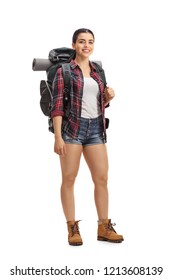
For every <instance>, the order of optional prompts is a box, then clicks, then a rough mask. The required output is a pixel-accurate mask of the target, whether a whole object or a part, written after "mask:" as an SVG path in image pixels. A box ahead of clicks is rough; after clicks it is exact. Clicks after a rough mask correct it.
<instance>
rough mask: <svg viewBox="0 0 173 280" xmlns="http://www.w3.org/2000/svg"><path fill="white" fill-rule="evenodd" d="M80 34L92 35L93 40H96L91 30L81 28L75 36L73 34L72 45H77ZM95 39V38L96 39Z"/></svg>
mask: <svg viewBox="0 0 173 280" xmlns="http://www.w3.org/2000/svg"><path fill="white" fill-rule="evenodd" d="M80 33H90V34H91V35H92V36H93V38H94V33H93V32H92V31H91V30H90V29H87V28H80V29H77V30H76V31H75V32H74V34H73V37H72V43H74V44H75V43H76V41H77V38H78V36H79V34H80ZM94 39H95V38H94Z"/></svg>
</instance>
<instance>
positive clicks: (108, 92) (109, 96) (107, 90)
mask: <svg viewBox="0 0 173 280" xmlns="http://www.w3.org/2000/svg"><path fill="white" fill-rule="evenodd" d="M104 94H105V103H106V104H107V103H109V101H111V100H112V99H113V98H114V97H115V92H114V90H113V89H112V88H110V87H106V88H105V91H104Z"/></svg>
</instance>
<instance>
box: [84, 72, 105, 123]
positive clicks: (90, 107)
mask: <svg viewBox="0 0 173 280" xmlns="http://www.w3.org/2000/svg"><path fill="white" fill-rule="evenodd" d="M100 115H101V109H100V93H99V87H98V84H97V82H96V81H95V80H94V79H93V78H91V77H88V78H87V77H84V88H83V97H82V112H81V117H83V118H97V117H98V116H100Z"/></svg>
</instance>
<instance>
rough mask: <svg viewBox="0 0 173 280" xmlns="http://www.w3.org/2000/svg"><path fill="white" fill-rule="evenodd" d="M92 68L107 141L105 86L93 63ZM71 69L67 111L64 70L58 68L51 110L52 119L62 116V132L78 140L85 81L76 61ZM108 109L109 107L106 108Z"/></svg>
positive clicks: (72, 62) (71, 64) (72, 63)
mask: <svg viewBox="0 0 173 280" xmlns="http://www.w3.org/2000/svg"><path fill="white" fill-rule="evenodd" d="M90 66H91V77H92V78H93V79H94V80H95V81H96V82H97V83H98V86H99V91H100V107H101V112H102V117H103V125H104V138H105V141H106V127H105V116H104V112H105V102H104V84H103V82H102V80H101V78H100V76H99V74H98V73H97V72H96V69H95V67H94V65H93V64H92V62H90ZM70 68H71V77H72V80H71V92H70V100H69V101H68V105H67V108H66V110H65V109H64V104H63V97H64V93H63V91H64V79H63V74H62V68H61V67H60V68H58V70H57V73H56V75H55V79H54V82H53V105H52V110H51V117H52V118H54V117H56V116H62V117H63V121H62V131H64V132H65V133H66V134H67V135H69V136H71V137H72V138H73V139H77V137H78V134H79V128H80V118H81V109H82V96H83V86H84V79H83V74H82V71H81V69H80V67H79V66H78V65H77V64H76V62H75V61H74V60H72V61H71V62H70ZM106 107H107V106H106Z"/></svg>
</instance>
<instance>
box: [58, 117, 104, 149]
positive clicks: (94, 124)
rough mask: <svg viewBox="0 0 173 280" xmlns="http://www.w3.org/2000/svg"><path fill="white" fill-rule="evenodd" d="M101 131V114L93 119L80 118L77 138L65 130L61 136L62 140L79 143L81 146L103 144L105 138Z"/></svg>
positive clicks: (102, 130)
mask: <svg viewBox="0 0 173 280" xmlns="http://www.w3.org/2000/svg"><path fill="white" fill-rule="evenodd" d="M103 132H104V129H103V120H102V116H99V117H98V118H94V119H89V118H81V120H80V130H79V135H78V138H77V139H73V138H72V137H71V136H68V135H67V134H66V133H65V132H63V133H62V138H63V140H64V142H65V143H68V144H79V145H82V146H89V145H96V144H104V143H105V139H104V134H103Z"/></svg>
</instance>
